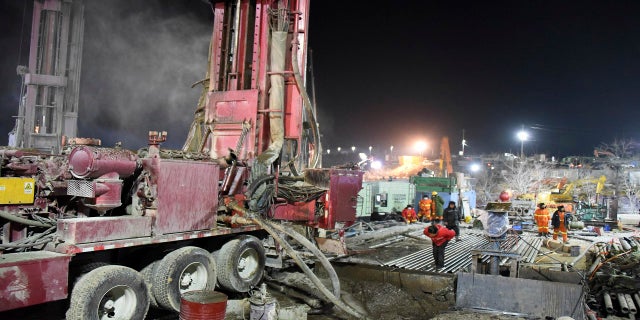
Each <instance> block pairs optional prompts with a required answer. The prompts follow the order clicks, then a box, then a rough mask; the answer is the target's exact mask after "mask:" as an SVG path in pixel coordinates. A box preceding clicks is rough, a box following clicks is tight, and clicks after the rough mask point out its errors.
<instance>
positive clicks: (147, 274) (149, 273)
mask: <svg viewBox="0 0 640 320" xmlns="http://www.w3.org/2000/svg"><path fill="white" fill-rule="evenodd" d="M157 265H158V261H154V262H151V263H150V264H148V265H147V266H146V267H144V268H142V270H140V275H142V279H144V283H145V284H146V285H147V292H149V303H150V304H151V307H153V308H157V307H158V302H157V301H156V298H155V297H154V296H153V289H152V288H153V274H154V273H155V272H156V266H157Z"/></svg>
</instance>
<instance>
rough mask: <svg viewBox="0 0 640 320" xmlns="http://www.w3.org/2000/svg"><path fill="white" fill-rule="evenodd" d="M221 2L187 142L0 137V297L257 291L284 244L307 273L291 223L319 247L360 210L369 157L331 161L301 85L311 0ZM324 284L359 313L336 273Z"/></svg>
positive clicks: (94, 307) (123, 301) (71, 304)
mask: <svg viewBox="0 0 640 320" xmlns="http://www.w3.org/2000/svg"><path fill="white" fill-rule="evenodd" d="M37 2H39V3H45V5H48V7H50V8H55V7H56V5H58V7H60V6H63V5H64V3H63V2H65V1H62V0H37ZM211 8H212V10H213V15H214V22H213V23H214V25H213V34H212V38H211V47H210V56H209V68H208V70H207V72H206V79H205V80H202V81H201V83H202V84H203V86H204V89H203V94H202V96H201V98H200V101H199V103H198V106H197V109H196V112H195V117H194V121H193V124H192V126H191V130H190V131H189V135H188V137H187V139H186V142H185V144H184V147H183V148H182V149H181V150H167V149H163V148H161V144H162V142H164V141H165V140H166V137H167V133H166V132H163V131H152V132H150V133H149V137H148V146H145V147H143V148H141V149H140V150H137V151H135V152H134V151H130V150H127V149H124V148H122V147H119V146H116V147H112V148H111V147H103V146H100V145H99V140H97V139H80V138H68V139H65V141H64V142H63V143H62V145H63V147H62V150H61V152H60V153H59V154H55V155H52V154H51V153H42V152H38V151H35V150H30V149H20V148H8V147H7V148H2V149H0V165H1V168H0V170H1V171H0V174H1V175H0V227H1V229H0V230H1V232H2V233H1V239H0V240H1V242H0V312H5V311H8V310H13V311H16V310H15V309H19V308H23V309H24V308H28V307H30V306H34V305H39V304H43V303H47V302H53V301H66V302H67V303H68V309H67V311H66V318H67V319H69V320H73V319H78V320H79V319H92V320H93V319H112V318H113V319H143V318H144V317H145V315H146V314H147V311H148V309H149V307H150V306H157V307H160V308H164V309H169V310H176V311H177V310H179V307H180V297H181V294H182V293H184V292H187V291H191V290H207V289H210V290H213V289H214V288H215V287H218V288H220V289H219V290H223V291H227V292H236V293H245V292H249V291H250V290H251V289H252V288H254V287H255V286H256V285H257V284H258V283H259V282H260V281H261V280H262V277H263V274H264V272H265V267H269V268H279V267H280V268H281V267H283V266H286V265H288V264H291V262H290V260H288V259H284V258H286V257H290V258H292V259H293V260H294V261H295V262H296V263H297V264H298V265H299V266H300V267H301V268H302V269H303V271H305V272H306V273H307V274H310V273H311V272H310V270H309V268H308V267H307V266H306V265H305V263H304V261H303V260H302V259H300V256H299V255H298V254H297V253H296V249H294V248H293V246H292V245H290V244H289V243H288V242H287V241H286V239H288V238H287V237H290V238H294V239H296V241H297V242H298V243H299V244H298V246H299V245H300V244H302V245H303V246H305V247H307V248H309V250H310V251H312V252H314V253H316V254H317V255H321V253H320V252H319V250H318V249H317V248H315V247H313V245H311V244H312V241H309V240H308V239H313V236H317V235H319V234H321V232H318V230H319V229H335V228H337V227H340V226H349V225H350V224H352V223H353V222H354V221H355V218H356V217H355V206H356V200H357V193H358V191H359V190H360V189H361V186H362V172H361V171H359V170H357V169H355V168H354V169H344V168H341V169H336V168H330V169H324V168H321V150H322V149H321V144H320V133H319V130H318V125H317V121H316V118H315V110H314V109H313V107H312V106H311V104H310V101H309V100H310V99H309V97H308V96H307V93H306V91H305V88H304V79H305V70H306V60H307V36H308V30H307V28H308V19H309V16H308V13H309V0H289V1H278V0H252V1H248V0H239V1H217V0H212V1H211ZM36 23H37V22H34V25H35V24H36ZM294 225H295V226H296V228H297V229H303V230H306V233H307V234H306V237H305V236H302V237H301V234H302V233H305V232H302V233H296V232H295V231H293V229H294V228H293V227H292V226H294ZM319 260H320V262H321V263H323V265H325V266H326V267H329V268H330V264H329V263H328V262H323V261H325V260H326V258H325V260H323V259H321V258H319ZM329 273H331V272H329ZM334 273H335V272H334ZM310 276H313V275H310ZM334 278H336V279H337V277H334ZM312 280H313V281H314V283H316V284H320V282H319V281H318V280H317V278H316V279H315V280H314V279H312ZM334 280H335V279H334ZM320 291H321V292H322V293H323V294H325V295H326V296H327V297H329V299H334V300H335V304H336V305H337V306H338V307H341V308H343V309H344V310H345V311H346V312H347V313H351V314H352V315H355V316H358V314H357V312H355V311H353V310H352V309H349V307H348V306H346V305H343V304H342V303H341V301H340V300H339V292H340V289H339V284H337V283H335V281H334V283H333V290H332V291H329V289H327V288H325V287H322V288H320Z"/></svg>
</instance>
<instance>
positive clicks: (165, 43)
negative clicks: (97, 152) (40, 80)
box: [78, 0, 212, 149]
mask: <svg viewBox="0 0 640 320" xmlns="http://www.w3.org/2000/svg"><path fill="white" fill-rule="evenodd" d="M85 5H86V11H85V37H84V39H85V40H84V54H83V63H82V76H81V79H82V80H81V85H80V106H79V119H78V126H79V134H78V135H79V136H84V137H96V138H101V139H102V141H103V145H105V146H111V145H113V144H114V143H115V142H118V141H121V142H122V143H123V146H124V147H126V148H131V149H137V148H140V147H144V146H146V141H147V133H148V131H150V130H158V131H167V132H168V140H167V142H166V143H165V144H163V147H166V148H180V147H181V146H182V143H183V142H184V139H185V137H186V134H187V131H188V129H189V125H190V124H191V121H192V120H193V112H194V110H195V108H196V105H197V102H198V98H199V96H200V93H201V87H200V86H198V87H196V88H193V89H192V88H191V84H192V83H194V82H196V81H198V80H200V79H202V78H204V77H205V75H206V68H207V55H208V48H209V42H210V38H211V31H212V14H211V7H210V6H209V5H208V4H207V3H205V2H203V1H196V0H192V1H175V0H174V1H169V0H162V1H149V0H144V1H142V0H111V1H101V0H89V1H86V2H85Z"/></svg>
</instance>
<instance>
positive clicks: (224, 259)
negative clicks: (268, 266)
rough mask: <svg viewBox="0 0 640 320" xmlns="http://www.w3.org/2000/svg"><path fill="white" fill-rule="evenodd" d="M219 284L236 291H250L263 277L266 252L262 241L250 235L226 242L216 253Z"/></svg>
mask: <svg viewBox="0 0 640 320" xmlns="http://www.w3.org/2000/svg"><path fill="white" fill-rule="evenodd" d="M215 257H216V263H217V267H218V268H217V269H218V284H219V285H220V286H221V287H222V288H225V289H227V290H230V291H234V292H248V291H249V290H251V288H252V287H255V286H256V285H257V284H258V283H259V282H260V280H261V279H262V274H263V272H264V264H265V260H266V257H265V253H264V247H263V246H262V242H261V241H260V240H259V239H258V238H256V237H254V236H249V235H243V236H239V237H237V238H236V239H233V240H231V241H229V242H227V243H225V244H224V245H223V246H222V248H220V250H218V251H216V253H215Z"/></svg>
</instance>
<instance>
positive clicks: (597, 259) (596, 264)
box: [569, 255, 602, 275]
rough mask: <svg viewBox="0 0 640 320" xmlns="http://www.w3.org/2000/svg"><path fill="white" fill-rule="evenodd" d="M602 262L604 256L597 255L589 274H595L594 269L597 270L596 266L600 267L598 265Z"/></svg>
mask: <svg viewBox="0 0 640 320" xmlns="http://www.w3.org/2000/svg"><path fill="white" fill-rule="evenodd" d="M600 262H602V256H601V255H598V256H597V257H596V259H595V260H593V264H592V265H591V267H590V268H589V271H588V272H587V274H589V275H591V274H593V272H594V271H596V268H597V267H598V265H599V264H600ZM569 265H573V263H571V264H569Z"/></svg>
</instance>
